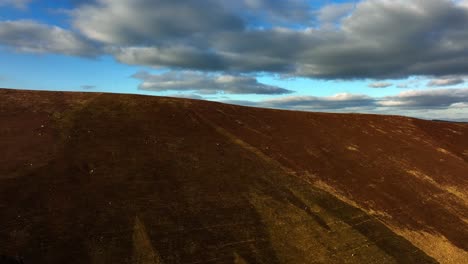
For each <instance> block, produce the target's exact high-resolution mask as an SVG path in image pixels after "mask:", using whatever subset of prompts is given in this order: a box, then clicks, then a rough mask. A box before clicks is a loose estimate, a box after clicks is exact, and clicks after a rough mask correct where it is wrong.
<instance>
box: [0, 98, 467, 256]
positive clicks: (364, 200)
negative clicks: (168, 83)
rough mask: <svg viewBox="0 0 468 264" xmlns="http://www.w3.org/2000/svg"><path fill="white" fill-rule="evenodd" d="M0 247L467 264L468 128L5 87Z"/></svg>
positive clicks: (24, 251) (25, 252) (10, 251)
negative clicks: (464, 261)
mask: <svg viewBox="0 0 468 264" xmlns="http://www.w3.org/2000/svg"><path fill="white" fill-rule="evenodd" d="M0 99H1V100H0V149H2V150H3V151H2V154H1V155H2V157H1V159H0V181H1V184H0V209H1V211H2V217H0V226H1V228H0V254H6V255H11V256H13V255H20V256H23V257H24V259H25V263H26V264H28V263H434V262H438V261H439V262H443V263H461V261H463V260H466V259H467V258H468V253H467V250H468V224H467V219H468V210H467V197H468V192H467V189H468V188H467V186H468V177H467V176H468V137H467V135H468V125H467V124H461V123H443V122H432V121H423V120H417V119H412V118H406V117H399V116H377V115H358V114H348V115H345V114H325V113H304V112H293V111H280V110H269V109H258V108H248V107H241V106H233V105H225V104H219V103H213V102H205V101H196V100H188V99H174V98H162V97H148V96H137V95H117V94H93V93H61V92H33V91H13V90H0Z"/></svg>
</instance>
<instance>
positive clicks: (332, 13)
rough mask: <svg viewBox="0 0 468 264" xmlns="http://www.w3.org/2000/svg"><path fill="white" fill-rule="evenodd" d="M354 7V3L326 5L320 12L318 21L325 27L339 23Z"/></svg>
mask: <svg viewBox="0 0 468 264" xmlns="http://www.w3.org/2000/svg"><path fill="white" fill-rule="evenodd" d="M354 6H355V4H353V3H344V4H330V5H326V6H324V7H323V8H321V9H320V10H319V11H318V14H317V16H318V20H319V21H320V22H321V23H322V24H325V25H328V24H334V23H337V22H339V21H340V20H341V19H343V18H344V17H345V16H347V15H349V14H350V13H351V11H352V10H353V9H354Z"/></svg>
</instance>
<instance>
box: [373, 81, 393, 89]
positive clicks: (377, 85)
mask: <svg viewBox="0 0 468 264" xmlns="http://www.w3.org/2000/svg"><path fill="white" fill-rule="evenodd" d="M392 85H393V84H392V83H389V82H375V83H371V84H369V85H368V86H369V87H370V88H387V87H390V86H392Z"/></svg>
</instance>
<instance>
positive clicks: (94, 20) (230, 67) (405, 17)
mask: <svg viewBox="0 0 468 264" xmlns="http://www.w3.org/2000/svg"><path fill="white" fill-rule="evenodd" d="M283 6H286V7H290V8H286V9H284V8H283ZM280 10H285V11H284V12H280ZM72 13H73V15H72V16H73V19H72V20H73V25H74V27H75V28H76V29H78V30H79V31H80V32H81V33H82V34H84V35H85V36H87V37H88V38H90V39H93V40H95V41H98V42H100V43H104V44H106V45H107V46H108V50H109V51H110V53H111V54H113V55H115V56H116V57H117V58H118V59H119V61H121V62H123V63H128V64H137V65H148V66H155V67H169V68H182V69H191V70H202V71H231V72H232V71H233V72H242V73H255V72H273V73H281V74H286V75H290V76H302V77H312V78H325V79H355V78H377V79H383V78H402V77H408V76H412V75H431V76H444V75H454V74H463V73H466V68H468V49H467V47H468V32H467V31H466V28H467V27H468V7H466V6H465V5H463V4H461V3H460V2H457V1H452V0H416V1H403V0H395V1H390V0H363V1H360V2H358V3H356V4H338V5H337V4H333V5H328V6H325V7H323V8H321V9H320V10H318V11H317V10H314V8H313V7H312V6H310V4H309V3H308V2H307V1H300V0H289V1H274V0H243V1H236V2H233V1H227V0H220V1H214V0H196V1H195V0H188V1H182V0H159V1H150V0H135V1H129V0H112V1H111V0H97V1H96V2H94V3H93V2H91V3H87V4H81V5H79V6H78V7H77V8H75V9H74V10H73V12H72ZM265 14H269V15H265ZM313 14H315V15H316V16H317V20H318V21H319V22H318V23H319V24H318V25H314V24H313V23H312V15H313ZM337 20H338V21H339V23H337ZM330 23H332V24H334V25H335V26H334V27H333V28H330V27H326V26H324V25H326V24H330ZM291 25H294V27H293V26H291ZM184 58H187V59H186V60H184Z"/></svg>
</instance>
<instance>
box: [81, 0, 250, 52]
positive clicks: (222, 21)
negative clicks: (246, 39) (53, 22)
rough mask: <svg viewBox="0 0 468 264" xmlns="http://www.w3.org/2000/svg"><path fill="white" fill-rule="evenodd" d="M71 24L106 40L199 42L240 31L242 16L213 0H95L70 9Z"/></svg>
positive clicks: (156, 42)
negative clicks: (212, 35) (72, 19)
mask: <svg viewBox="0 0 468 264" xmlns="http://www.w3.org/2000/svg"><path fill="white" fill-rule="evenodd" d="M73 16H74V25H75V27H76V28H77V29H79V30H81V31H82V32H83V34H85V35H86V36H88V37H89V38H92V39H95V40H97V41H101V42H104V43H108V44H119V45H121V44H135V45H138V46H141V45H145V44H147V43H150V44H158V45H165V44H169V43H170V44H178V45H180V44H182V43H184V42H185V41H188V42H192V43H193V41H195V42H198V43H194V46H196V45H199V44H201V43H202V42H203V40H204V38H205V37H206V35H209V34H211V33H213V32H219V31H240V30H243V29H244V22H243V20H242V19H241V18H240V17H238V16H236V15H234V14H232V13H230V12H228V11H227V10H226V9H225V8H223V6H222V5H221V3H220V2H219V1H215V0H202V1H199V0H158V1H152V0H131V1H130V0H97V1H96V3H95V4H87V5H81V6H80V7H79V8H77V9H76V10H75V11H74V14H73Z"/></svg>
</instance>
